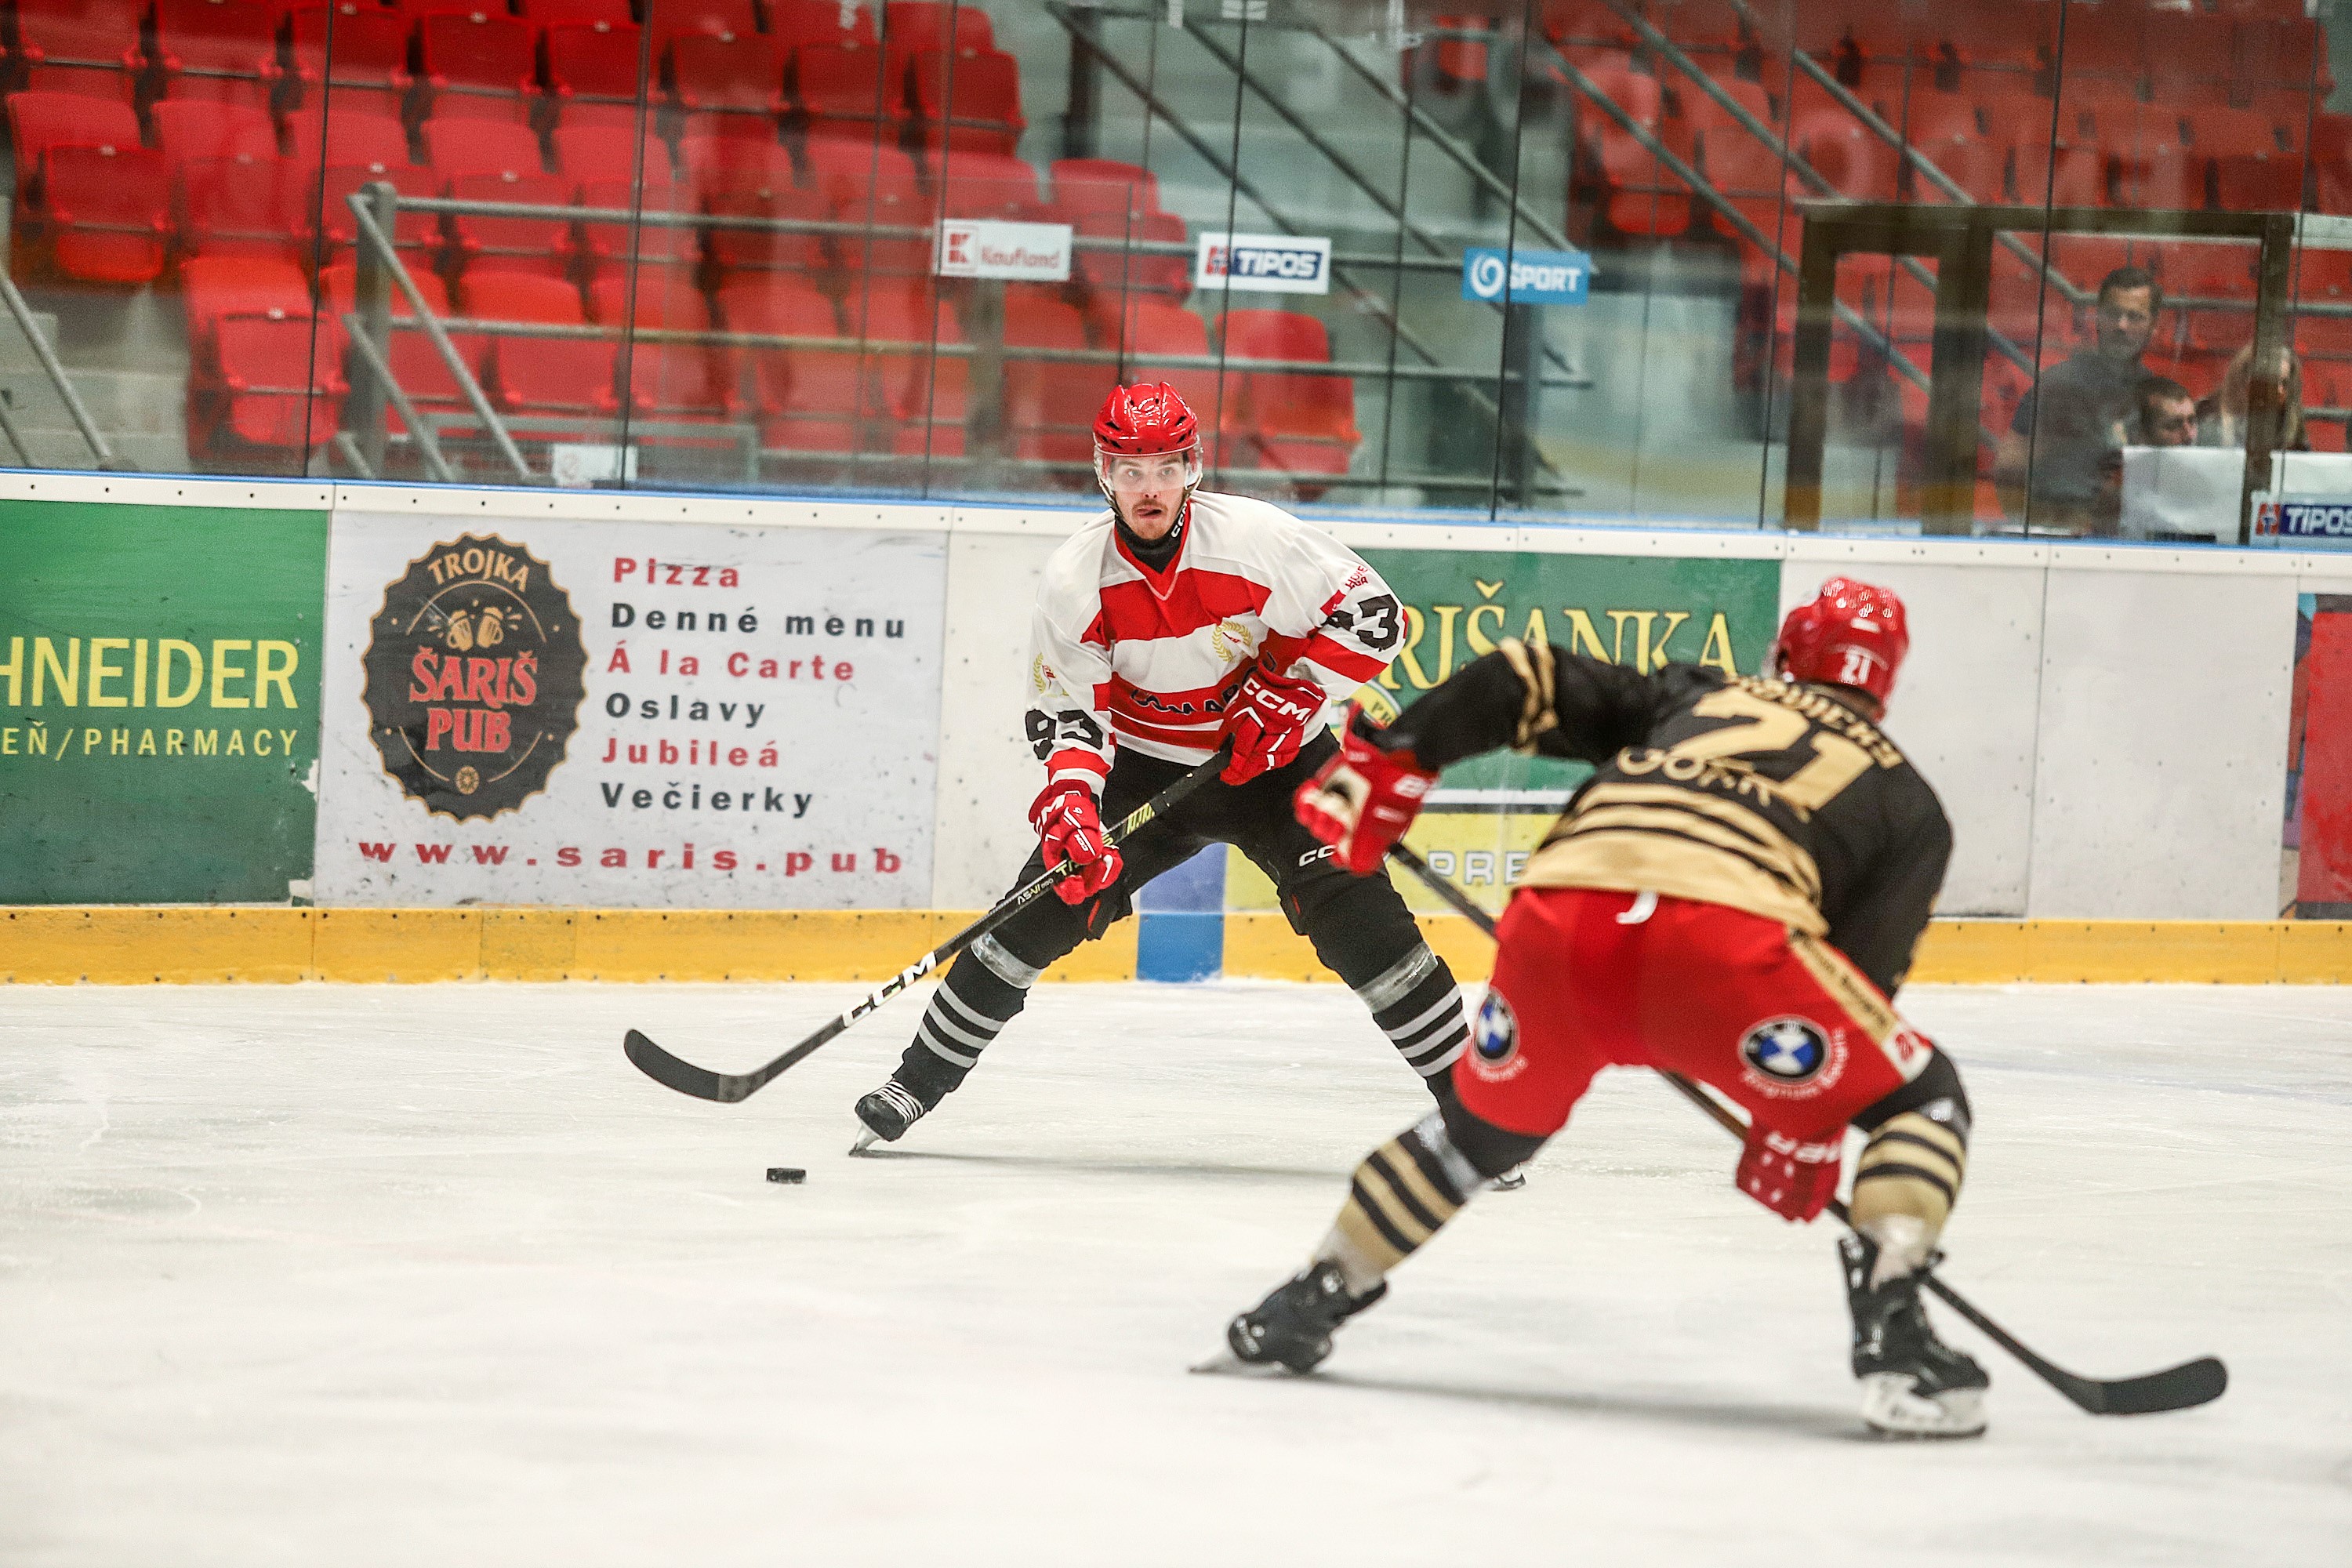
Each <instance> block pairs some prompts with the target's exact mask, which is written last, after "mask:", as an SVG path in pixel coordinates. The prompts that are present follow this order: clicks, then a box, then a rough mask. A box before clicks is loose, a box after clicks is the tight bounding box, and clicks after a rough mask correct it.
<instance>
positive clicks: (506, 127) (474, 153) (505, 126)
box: [425, 119, 544, 180]
mask: <svg viewBox="0 0 2352 1568" xmlns="http://www.w3.org/2000/svg"><path fill="white" fill-rule="evenodd" d="M425 162H426V163H429V164H431V165H432V167H433V172H434V173H435V174H439V175H440V176H441V177H442V178H443V179H445V180H454V179H456V178H457V176H458V175H460V174H501V173H505V172H509V171H511V172H513V173H515V174H538V173H540V172H541V169H542V168H543V167H544V164H543V163H541V158H540V151H539V138H538V136H537V135H535V134H533V133H532V132H531V131H530V129H529V128H528V127H526V126H521V125H511V124H509V123H507V122H506V121H497V120H493V121H475V120H464V119H459V120H444V121H426V122H425Z"/></svg>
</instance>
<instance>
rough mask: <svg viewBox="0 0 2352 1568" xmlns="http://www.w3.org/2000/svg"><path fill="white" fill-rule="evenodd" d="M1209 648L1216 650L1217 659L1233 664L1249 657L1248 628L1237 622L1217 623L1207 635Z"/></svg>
mask: <svg viewBox="0 0 2352 1568" xmlns="http://www.w3.org/2000/svg"><path fill="white" fill-rule="evenodd" d="M1209 646H1210V647H1213V648H1214V649H1215V650H1216V654H1217V658H1218V660H1219V661H1220V662H1222V663H1224V664H1234V663H1236V662H1238V661H1240V660H1242V659H1245V658H1249V657H1251V649H1250V632H1249V628H1248V627H1247V626H1244V625H1242V624H1241V622H1239V621H1234V620H1225V621H1219V622H1218V623H1217V625H1216V629H1215V630H1213V631H1212V632H1211V633H1210V634H1209Z"/></svg>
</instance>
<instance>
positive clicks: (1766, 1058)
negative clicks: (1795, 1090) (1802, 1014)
mask: <svg viewBox="0 0 2352 1568" xmlns="http://www.w3.org/2000/svg"><path fill="white" fill-rule="evenodd" d="M1739 1055H1740V1057H1741V1058H1742V1059H1743V1060H1745V1061H1746V1062H1747V1063H1748V1066H1749V1067H1750V1068H1754V1069H1755V1070H1756V1071H1757V1072H1759V1073H1760V1074H1761V1075H1763V1077H1765V1078H1766V1079H1769V1080H1771V1081H1773V1082H1776V1083H1783V1084H1799V1083H1804V1082H1806V1081H1808V1080H1809V1079H1811V1078H1813V1077H1814V1076H1815V1075H1816V1074H1818V1073H1819V1072H1820V1071H1821V1070H1822V1064H1824V1063H1825V1062H1827V1061H1828V1060H1829V1059H1830V1043H1829V1039H1828V1037H1826V1036H1824V1035H1823V1034H1822V1031H1821V1028H1820V1027H1819V1026H1817V1025H1815V1024H1813V1023H1812V1022H1811V1021H1810V1020H1808V1019H1804V1018H1771V1019H1768V1020H1766V1021H1765V1022H1763V1023H1761V1024H1759V1025H1757V1026H1755V1027H1754V1028H1752V1029H1750V1030H1748V1033H1747V1034H1746V1035H1744V1036H1742V1037H1740V1041H1739Z"/></svg>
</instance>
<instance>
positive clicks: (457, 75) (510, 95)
mask: <svg viewBox="0 0 2352 1568" xmlns="http://www.w3.org/2000/svg"><path fill="white" fill-rule="evenodd" d="M484 4H485V5H488V0H484ZM416 37H417V59H418V62H419V65H420V67H421V69H422V74H423V76H424V79H425V97H426V109H425V112H426V113H429V114H431V115H433V116H434V117H435V118H436V119H444V120H446V119H456V118H460V117H463V118H466V119H472V120H500V121H516V122H517V123H519V124H524V125H528V124H530V123H531V122H532V118H533V116H534V114H535V113H536V112H537V104H538V101H539V96H540V94H539V81H538V77H539V37H538V34H536V33H535V32H534V31H532V29H531V25H530V23H529V22H526V21H523V20H522V19H521V18H520V17H516V16H508V15H507V14H506V12H505V9H504V7H503V6H501V7H499V9H497V10H487V9H482V8H479V7H474V6H460V7H455V8H449V9H436V10H431V11H426V12H425V13H424V14H423V15H422V16H419V17H418V18H417V23H416Z"/></svg>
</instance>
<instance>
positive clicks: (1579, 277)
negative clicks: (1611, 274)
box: [1462, 246, 1592, 305]
mask: <svg viewBox="0 0 2352 1568" xmlns="http://www.w3.org/2000/svg"><path fill="white" fill-rule="evenodd" d="M1506 280H1507V281H1508V283H1509V286H1510V294H1509V297H1508V299H1507V300H1505V303H1507V304H1512V305H1581V304H1583V303H1584V301H1585V300H1586V299H1587V298H1588V296H1589V295H1590V292H1591V286H1592V258H1591V257H1590V256H1587V255H1585V254H1584V252H1582V251H1580V250H1497V249H1495V248H1494V247H1491V246H1475V247H1472V248H1470V249H1468V250H1465V251H1464V252H1463V253H1462V297H1463V298H1464V299H1465V300H1479V301H1492V300H1504V298H1505V297H1504V292H1503V289H1504V284H1505V282H1506Z"/></svg>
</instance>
